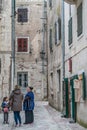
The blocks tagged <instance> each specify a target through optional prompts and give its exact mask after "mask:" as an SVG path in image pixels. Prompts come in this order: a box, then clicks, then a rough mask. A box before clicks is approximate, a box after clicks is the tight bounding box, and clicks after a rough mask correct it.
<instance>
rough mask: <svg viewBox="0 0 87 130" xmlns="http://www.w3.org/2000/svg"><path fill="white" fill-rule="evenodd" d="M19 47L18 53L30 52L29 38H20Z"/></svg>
mask: <svg viewBox="0 0 87 130" xmlns="http://www.w3.org/2000/svg"><path fill="white" fill-rule="evenodd" d="M17 45H18V52H27V51H28V39H27V38H18V40H17Z"/></svg>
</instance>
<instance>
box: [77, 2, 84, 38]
mask: <svg viewBox="0 0 87 130" xmlns="http://www.w3.org/2000/svg"><path fill="white" fill-rule="evenodd" d="M82 31H83V26H82V3H81V4H80V5H79V7H78V8H77V35H78V36H80V35H81V34H82Z"/></svg>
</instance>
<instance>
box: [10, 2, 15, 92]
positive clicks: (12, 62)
mask: <svg viewBox="0 0 87 130" xmlns="http://www.w3.org/2000/svg"><path fill="white" fill-rule="evenodd" d="M11 5H12V9H11V12H12V15H11V19H12V21H11V22H12V23H11V24H12V30H11V37H12V39H11V47H12V50H11V90H13V88H14V76H15V0H11Z"/></svg>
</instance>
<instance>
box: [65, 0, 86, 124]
mask: <svg viewBox="0 0 87 130" xmlns="http://www.w3.org/2000/svg"><path fill="white" fill-rule="evenodd" d="M81 2H82V5H83V6H82V7H83V8H82V10H83V15H82V16H83V17H82V18H83V20H82V21H83V33H82V34H81V35H80V36H79V37H77V7H78V6H79V4H80V3H81ZM86 10H87V1H85V0H83V1H82V0H78V1H77V4H76V5H72V6H71V17H72V30H73V42H72V45H71V46H69V44H68V20H69V18H70V16H69V5H68V4H65V46H66V48H65V76H66V77H68V78H70V77H72V76H74V75H76V74H77V75H79V74H80V73H81V72H85V76H86V77H87V60H86V57H87V30H86V27H87V22H86V21H87V18H86ZM70 57H72V73H70V72H69V69H68V68H69V62H68V60H69V58H70ZM86 83H87V79H86ZM86 91H87V87H86ZM86 93H87V92H86ZM86 96H87V95H86ZM86 108H87V100H85V101H83V100H82V97H81V99H80V102H78V103H77V113H76V115H77V120H78V121H79V122H80V123H81V124H87V117H86V116H85V115H87V110H86Z"/></svg>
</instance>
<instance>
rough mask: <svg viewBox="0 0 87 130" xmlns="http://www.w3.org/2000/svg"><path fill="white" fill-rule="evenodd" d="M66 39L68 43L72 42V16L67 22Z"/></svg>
mask: <svg viewBox="0 0 87 130" xmlns="http://www.w3.org/2000/svg"><path fill="white" fill-rule="evenodd" d="M68 41H69V45H71V43H72V17H71V18H70V20H69V22H68Z"/></svg>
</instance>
